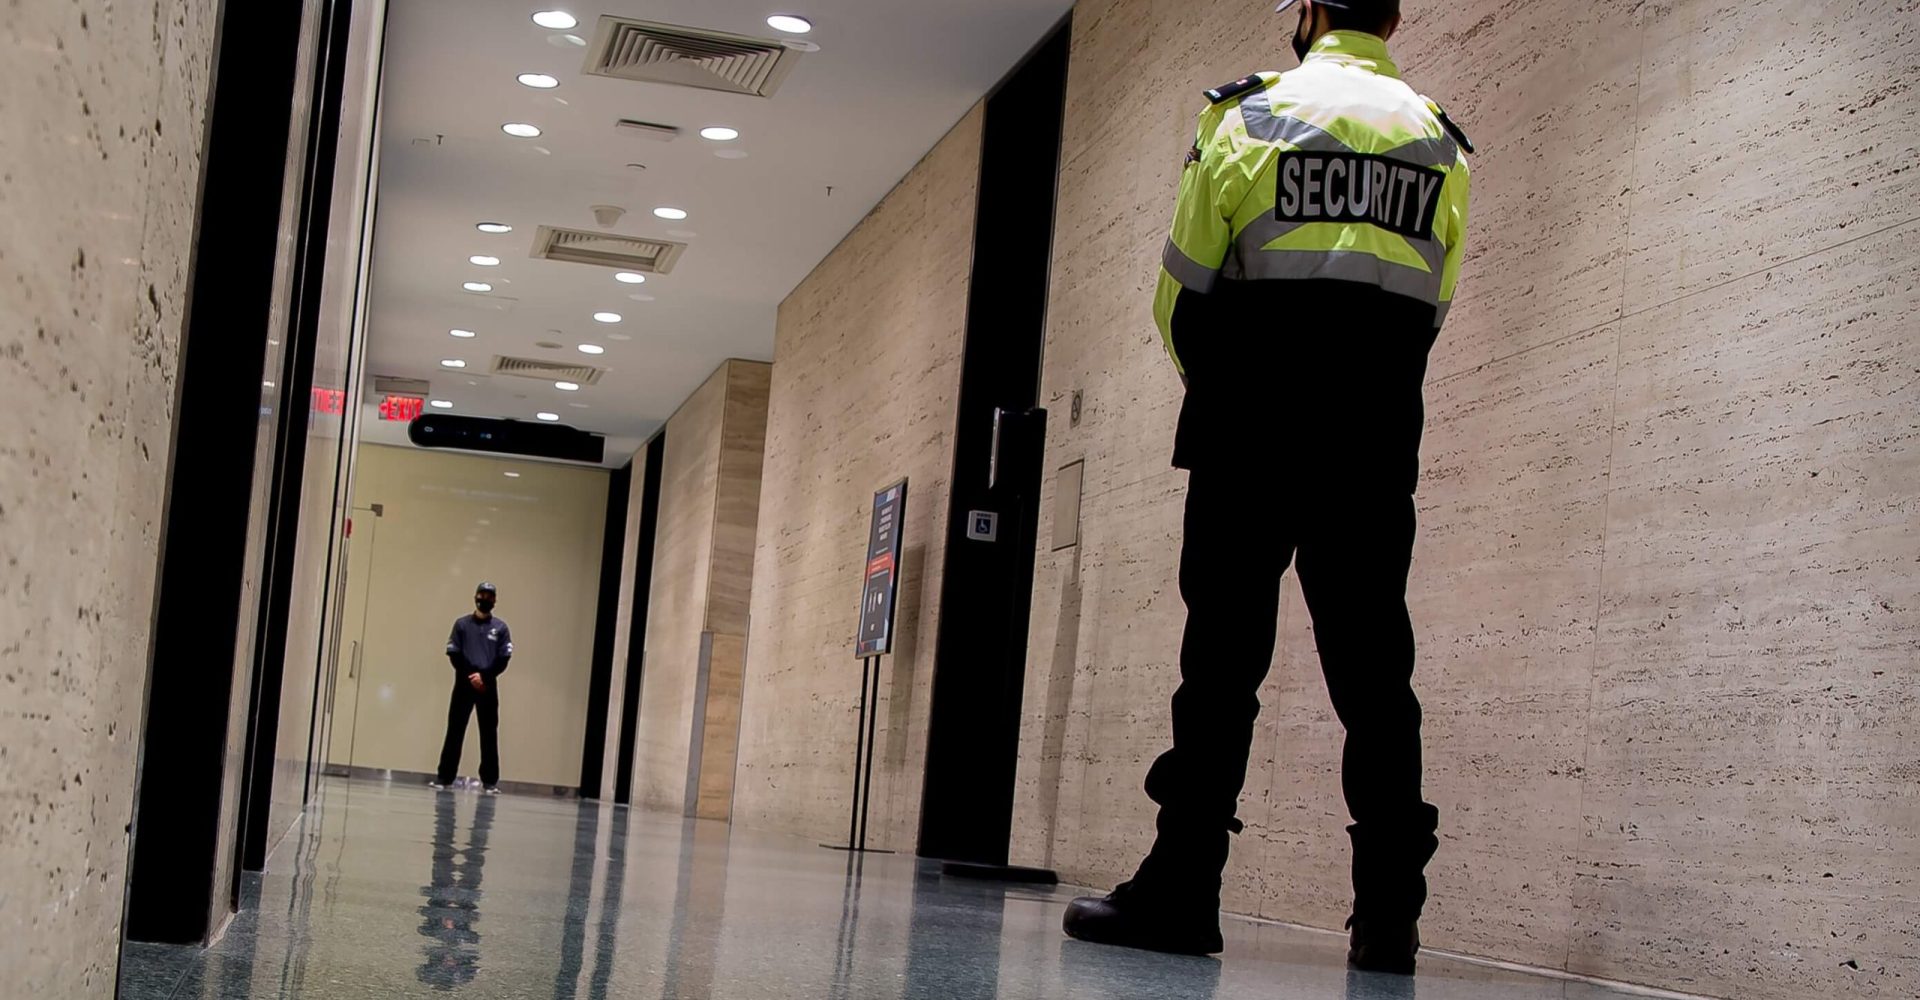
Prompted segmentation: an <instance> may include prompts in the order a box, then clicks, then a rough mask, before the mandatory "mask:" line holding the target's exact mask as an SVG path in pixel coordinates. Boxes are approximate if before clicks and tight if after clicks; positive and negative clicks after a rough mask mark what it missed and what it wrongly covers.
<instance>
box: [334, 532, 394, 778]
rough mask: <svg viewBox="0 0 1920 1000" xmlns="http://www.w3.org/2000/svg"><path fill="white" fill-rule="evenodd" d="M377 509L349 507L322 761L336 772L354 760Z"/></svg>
mask: <svg viewBox="0 0 1920 1000" xmlns="http://www.w3.org/2000/svg"><path fill="white" fill-rule="evenodd" d="M380 515H381V510H380V508H379V506H378V505H374V506H371V507H355V508H354V509H353V526H354V531H353V534H352V536H351V537H349V538H348V539H347V588H346V592H345V594H344V595H343V597H344V599H343V600H342V602H341V612H340V661H339V664H338V665H337V666H336V667H335V670H334V678H335V680H334V687H333V704H332V714H333V719H332V722H331V726H330V729H331V732H330V733H329V734H328V738H327V763H328V764H329V765H333V766H334V769H335V770H336V771H337V770H338V769H339V768H344V767H346V766H347V765H350V764H352V763H353V739H354V733H355V730H356V724H357V723H358V722H359V717H360V711H359V709H360V689H361V687H362V686H363V684H362V682H363V681H364V680H365V679H366V670H365V668H366V659H367V648H366V647H367V642H366V637H367V598H368V596H369V595H370V594H371V593H372V590H373V580H374V576H373V574H374V563H375V562H376V561H377V554H378V550H377V548H376V545H375V540H376V538H377V537H378V536H379V533H380Z"/></svg>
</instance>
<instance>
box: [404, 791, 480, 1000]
mask: <svg viewBox="0 0 1920 1000" xmlns="http://www.w3.org/2000/svg"><path fill="white" fill-rule="evenodd" d="M454 800H455V795H454V793H453V792H451V791H443V792H440V793H438V794H436V795H435V796H434V801H433V873H432V876H431V878H430V880H429V881H428V883H427V884H426V885H423V886H421V887H420V895H422V896H425V897H426V902H425V903H424V904H422V905H421V907H420V917H421V920H420V933H421V934H422V935H423V936H425V937H426V938H428V941H427V943H426V944H425V945H423V946H421V951H422V953H423V954H425V956H426V960H425V961H423V962H421V963H420V968H419V969H417V970H416V971H415V973H414V974H415V976H416V977H417V978H418V979H419V980H420V981H421V982H423V983H426V984H427V985H429V986H432V987H434V988H436V989H440V990H452V989H455V988H457V987H460V986H465V985H466V984H468V983H470V982H473V979H474V977H475V976H476V975H478V974H479V972H480V931H479V930H478V929H477V928H476V927H475V926H474V925H475V924H476V923H478V922H479V921H480V894H481V889H480V882H481V876H482V875H483V873H484V871H485V869H486V864H487V835H488V834H489V833H491V832H492V830H493V813H494V809H495V803H496V802H497V801H499V800H498V799H496V798H495V797H493V796H491V795H483V796H481V797H480V801H479V802H477V803H475V805H474V810H473V823H472V825H471V826H469V827H468V828H467V843H466V847H465V848H464V849H463V848H460V847H456V846H455V843H454V825H455V809H454V806H455V801H454Z"/></svg>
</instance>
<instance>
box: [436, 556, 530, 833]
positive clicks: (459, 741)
mask: <svg viewBox="0 0 1920 1000" xmlns="http://www.w3.org/2000/svg"><path fill="white" fill-rule="evenodd" d="M498 597H499V591H497V590H495V589H494V586H493V584H491V583H482V584H481V585H480V586H478V587H475V588H474V592H473V614H470V615H463V616H461V617H460V618H458V619H456V620H455V621H454V623H453V634H452V635H449V636H448V637H447V660H448V662H450V663H452V664H453V671H454V681H453V697H452V699H451V702H450V703H449V704H448V706H447V741H446V743H445V744H444V745H443V746H441V748H440V773H439V774H438V775H436V776H435V778H434V780H433V782H432V783H431V784H432V785H433V787H435V788H449V787H452V785H453V778H454V772H455V771H457V770H459V768H460V750H461V748H462V747H463V746H464V745H465V744H466V742H467V717H468V716H469V715H471V714H472V713H473V710H474V709H475V708H478V709H479V710H480V784H482V785H484V786H486V790H487V794H488V795H498V794H499V793H500V675H501V674H504V673H506V672H507V661H508V660H511V659H512V658H513V631H512V630H511V629H509V628H507V622H506V619H504V618H501V617H499V616H498V615H495V614H494V613H493V605H494V601H495V600H497V599H498Z"/></svg>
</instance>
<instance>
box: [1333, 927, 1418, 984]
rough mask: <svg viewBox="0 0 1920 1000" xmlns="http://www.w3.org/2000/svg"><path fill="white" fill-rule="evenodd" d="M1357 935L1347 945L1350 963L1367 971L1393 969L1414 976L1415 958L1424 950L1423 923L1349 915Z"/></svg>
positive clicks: (1354, 934)
mask: <svg viewBox="0 0 1920 1000" xmlns="http://www.w3.org/2000/svg"><path fill="white" fill-rule="evenodd" d="M1347 927H1348V928H1350V929H1351V930H1352V931H1353V936H1352V938H1351V939H1350V941H1349V945H1348V948H1347V965H1348V966H1349V967H1351V968H1355V969H1359V970H1361V971H1363V972H1391V973H1394V974H1396V975H1402V976H1411V975H1413V957H1414V956H1415V955H1417V954H1419V953H1420V925H1419V923H1417V922H1416V921H1412V920H1372V919H1368V918H1366V917H1360V916H1353V917H1348V918H1347Z"/></svg>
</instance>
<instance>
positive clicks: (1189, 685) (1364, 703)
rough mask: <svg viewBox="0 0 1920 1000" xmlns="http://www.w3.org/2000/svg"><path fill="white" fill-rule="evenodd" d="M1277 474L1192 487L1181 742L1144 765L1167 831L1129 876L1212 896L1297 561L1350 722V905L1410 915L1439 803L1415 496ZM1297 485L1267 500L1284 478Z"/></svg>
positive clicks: (1183, 584) (1327, 668) (1202, 479)
mask: <svg viewBox="0 0 1920 1000" xmlns="http://www.w3.org/2000/svg"><path fill="white" fill-rule="evenodd" d="M1315 479H1316V480H1317V481H1316V482H1314V483H1310V484H1306V488H1305V489H1304V490H1302V489H1301V486H1300V485H1299V484H1275V483H1274V482H1273V480H1272V478H1271V477H1257V478H1256V477H1254V476H1252V475H1250V474H1241V473H1236V472H1233V471H1225V470H1220V471H1211V472H1205V471H1203V472H1195V473H1194V474H1193V476H1192V479H1191V481H1190V483H1189V487H1188V494H1187V510H1186V535H1185V541H1184V544H1183V548H1182V550H1181V555H1180V594H1181V597H1182V598H1183V599H1185V601H1186V604H1187V628H1186V637H1185V640H1184V642H1183V643H1182V645H1181V649H1180V687H1179V689H1178V690H1177V691H1175V692H1174V695H1173V749H1171V750H1169V751H1167V752H1166V753H1165V754H1162V755H1161V756H1160V758H1159V759H1158V760H1156V761H1155V762H1154V764H1153V767H1152V769H1151V770H1150V771H1149V773H1148V775H1147V794H1148V795H1149V796H1150V797H1151V798H1152V799H1153V800H1154V801H1155V802H1157V803H1159V805H1160V815H1159V821H1158V828H1159V836H1158V838H1157V839H1156V840H1155V842H1154V847H1153V852H1152V853H1151V854H1150V855H1149V856H1148V858H1147V860H1146V862H1145V863H1144V864H1143V865H1142V866H1141V872H1140V876H1139V877H1138V878H1137V879H1136V882H1138V883H1142V884H1141V888H1142V889H1151V890H1157V891H1159V892H1162V893H1166V894H1168V895H1171V896H1179V897H1182V898H1185V899H1189V900H1192V899H1199V900H1207V899H1214V900H1217V897H1218V892H1219V886H1220V874H1221V871H1222V870H1223V869H1224V868H1225V867H1226V861H1227V841H1228V834H1229V832H1230V831H1237V830H1238V829H1239V828H1240V824H1239V821H1238V820H1237V819H1235V817H1234V812H1235V809H1236V804H1237V802H1238V799H1239V796H1240V789H1241V786H1242V785H1243V784H1244V782H1245V780H1246V772H1247V756H1248V752H1249V749H1250V747H1251V745H1252V742H1253V727H1254V719H1255V716H1256V715H1258V713H1259V711H1260V702H1259V699H1258V691H1259V688H1260V683H1261V681H1262V680H1263V679H1265V677H1266V675H1267V669H1268V667H1269V665H1270V664H1271V663H1272V660H1273V649H1274V639H1275V630H1276V625H1277V619H1278V616H1279V602H1280V578H1281V575H1282V574H1283V573H1284V572H1285V571H1286V568H1287V566H1288V564H1289V563H1292V564H1294V565H1295V567H1296V569H1297V571H1298V572H1299V574H1300V589H1301V591H1302V593H1303V595H1304V596H1305V598H1306V603H1307V608H1308V610H1309V612H1310V613H1311V615H1312V618H1313V636H1314V641H1315V643H1316V645H1318V647H1319V651H1320V665H1321V670H1322V672H1323V673H1324V674H1325V677H1326V682H1327V691H1328V694H1330V695H1331V696H1332V700H1333V709H1334V712H1335V714H1337V715H1338V716H1339V718H1340V721H1341V723H1342V724H1343V725H1345V727H1346V731H1347V734H1346V748H1345V753H1344V755H1343V758H1342V761H1341V766H1342V772H1341V786H1342V788H1343V790H1344V791H1345V793H1346V800H1347V809H1348V812H1349V813H1350V814H1351V815H1352V817H1353V825H1352V826H1350V827H1348V828H1347V829H1348V833H1349V835H1350V836H1351V838H1352V841H1353V888H1354V896H1355V900H1354V912H1355V913H1356V914H1358V915H1361V916H1372V917H1376V918H1399V917H1416V916H1418V915H1419V912H1420V908H1421V906H1422V904H1424V903H1425V901H1426V879H1425V877H1424V875H1423V874H1422V873H1423V870H1424V869H1425V867H1426V863H1427V861H1428V860H1429V859H1431V858H1432V857H1433V852H1434V849H1435V848H1436V847H1437V846H1438V841H1437V840H1436V839H1435V837H1434V829H1435V826H1436V824H1437V820H1438V813H1437V811H1436V810H1435V809H1434V808H1433V807H1432V806H1430V805H1428V804H1426V803H1425V802H1423V801H1422V800H1421V796H1420V703H1419V701H1418V700H1416V699H1415V697H1414V694H1413V688H1412V685H1411V680H1412V677H1413V626H1412V622H1411V620H1410V619H1409V617H1408V615H1407V604H1406V587H1407V570H1408V567H1409V565H1410V563H1411V562H1412V558H1413V536H1414V511H1413V498H1412V496H1411V495H1409V494H1408V493H1407V491H1406V490H1405V489H1397V490H1396V489H1393V488H1383V489H1366V488H1361V487H1357V486H1353V485H1344V484H1342V483H1340V482H1339V481H1338V477H1333V476H1319V477H1315ZM1276 485H1281V491H1282V492H1285V493H1288V494H1305V495H1291V496H1289V497H1288V498H1287V499H1284V500H1281V501H1278V502H1276V501H1274V500H1272V499H1270V498H1271V497H1273V495H1274V493H1275V486H1276Z"/></svg>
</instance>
